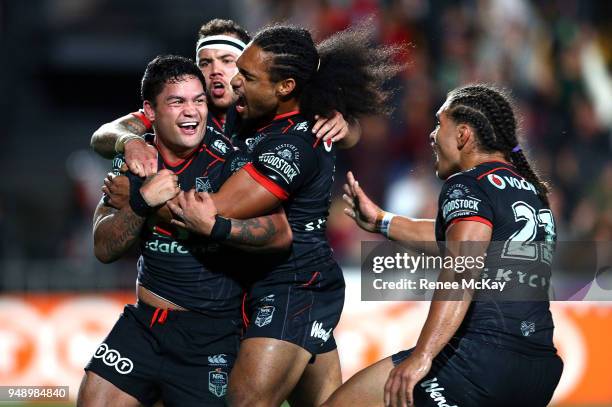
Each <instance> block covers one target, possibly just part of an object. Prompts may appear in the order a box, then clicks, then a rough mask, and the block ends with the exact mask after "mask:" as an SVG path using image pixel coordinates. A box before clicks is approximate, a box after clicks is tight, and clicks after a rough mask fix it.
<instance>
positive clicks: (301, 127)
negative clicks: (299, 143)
mask: <svg viewBox="0 0 612 407" xmlns="http://www.w3.org/2000/svg"><path fill="white" fill-rule="evenodd" d="M293 130H296V131H306V130H308V122H300V123H298V124H296V125H295V127H294V128H293Z"/></svg>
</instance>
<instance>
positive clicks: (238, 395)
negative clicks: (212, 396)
mask: <svg viewBox="0 0 612 407" xmlns="http://www.w3.org/2000/svg"><path fill="white" fill-rule="evenodd" d="M226 402H227V405H228V406H229V407H264V406H265V407H268V406H271V405H274V403H273V401H272V400H268V399H267V398H266V397H265V396H264V395H262V394H259V393H258V392H256V391H253V389H249V388H248V387H247V386H237V385H234V386H232V384H231V381H230V385H229V388H228V391H227V396H226Z"/></svg>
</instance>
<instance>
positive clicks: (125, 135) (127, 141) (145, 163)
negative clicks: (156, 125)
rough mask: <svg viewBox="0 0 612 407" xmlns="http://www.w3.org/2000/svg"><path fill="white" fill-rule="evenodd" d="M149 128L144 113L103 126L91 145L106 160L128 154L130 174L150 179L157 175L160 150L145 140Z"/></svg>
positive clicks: (129, 115) (125, 117) (123, 117)
mask: <svg viewBox="0 0 612 407" xmlns="http://www.w3.org/2000/svg"><path fill="white" fill-rule="evenodd" d="M147 124H148V125H147ZM149 127H150V122H148V119H147V118H146V117H145V116H144V114H143V113H141V112H135V113H130V114H128V115H125V116H122V117H120V118H118V119H116V120H113V121H112V122H109V123H105V124H103V125H102V126H100V128H99V129H98V130H96V131H95V132H94V134H93V135H92V136H91V142H90V144H91V147H92V148H93V149H94V151H95V152H96V153H98V154H100V155H101V156H102V157H104V158H109V159H110V158H113V157H114V156H115V154H116V153H124V154H125V160H126V163H127V165H128V168H129V169H130V171H132V172H133V173H134V174H136V175H138V176H141V177H145V176H149V175H151V174H154V173H155V172H156V171H157V150H156V149H155V148H154V147H153V146H151V145H149V144H147V143H146V142H145V141H144V139H143V138H142V136H143V135H144V134H145V133H146V132H147V130H148V129H149Z"/></svg>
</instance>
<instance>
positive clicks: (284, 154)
mask: <svg viewBox="0 0 612 407" xmlns="http://www.w3.org/2000/svg"><path fill="white" fill-rule="evenodd" d="M276 155H278V156H279V157H280V158H283V159H285V160H287V161H293V153H292V152H291V150H289V149H288V148H284V149H282V150H280V151H278V152H277V153H276Z"/></svg>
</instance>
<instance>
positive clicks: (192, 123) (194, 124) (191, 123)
mask: <svg viewBox="0 0 612 407" xmlns="http://www.w3.org/2000/svg"><path fill="white" fill-rule="evenodd" d="M197 125H198V122H186V123H181V124H179V127H195V126H197Z"/></svg>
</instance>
